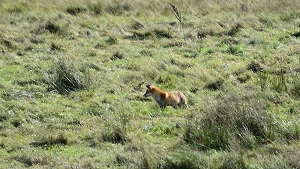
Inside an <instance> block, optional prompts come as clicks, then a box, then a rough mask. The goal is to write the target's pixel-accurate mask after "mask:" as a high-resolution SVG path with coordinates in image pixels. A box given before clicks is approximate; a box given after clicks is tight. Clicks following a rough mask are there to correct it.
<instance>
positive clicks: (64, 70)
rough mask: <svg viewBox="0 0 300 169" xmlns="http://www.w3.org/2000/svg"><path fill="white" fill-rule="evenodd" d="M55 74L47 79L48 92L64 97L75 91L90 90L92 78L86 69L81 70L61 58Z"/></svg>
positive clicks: (55, 68)
mask: <svg viewBox="0 0 300 169" xmlns="http://www.w3.org/2000/svg"><path fill="white" fill-rule="evenodd" d="M54 71H55V72H54V74H52V75H49V76H48V77H46V79H45V80H46V82H47V84H48V90H49V91H51V90H54V91H57V92H58V93H60V94H62V95H66V94H69V93H70V92H73V91H78V90H84V89H88V88H89V86H90V84H91V83H90V81H91V80H90V76H89V73H88V71H87V70H86V69H84V70H79V69H78V68H76V67H75V66H74V64H73V63H71V61H70V60H67V59H64V58H60V59H59V60H58V61H57V62H56V63H55V65H54Z"/></svg>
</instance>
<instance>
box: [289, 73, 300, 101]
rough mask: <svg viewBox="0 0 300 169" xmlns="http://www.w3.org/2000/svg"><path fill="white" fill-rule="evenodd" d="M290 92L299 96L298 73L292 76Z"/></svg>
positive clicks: (299, 76)
mask: <svg viewBox="0 0 300 169" xmlns="http://www.w3.org/2000/svg"><path fill="white" fill-rule="evenodd" d="M291 93H292V95H293V96H295V97H296V98H300V75H297V76H295V77H293V83H292V87H291Z"/></svg>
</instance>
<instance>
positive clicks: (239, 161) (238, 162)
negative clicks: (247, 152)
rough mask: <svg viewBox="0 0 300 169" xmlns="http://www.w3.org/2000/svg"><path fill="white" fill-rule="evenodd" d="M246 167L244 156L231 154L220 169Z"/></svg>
mask: <svg viewBox="0 0 300 169" xmlns="http://www.w3.org/2000/svg"><path fill="white" fill-rule="evenodd" d="M228 168H230V169H246V168H247V166H246V163H245V160H244V159H243V156H238V155H229V156H227V157H226V159H225V160H224V161H223V163H222V164H221V166H220V167H219V169H228Z"/></svg>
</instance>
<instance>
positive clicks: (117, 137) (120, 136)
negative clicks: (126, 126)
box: [102, 127, 128, 144]
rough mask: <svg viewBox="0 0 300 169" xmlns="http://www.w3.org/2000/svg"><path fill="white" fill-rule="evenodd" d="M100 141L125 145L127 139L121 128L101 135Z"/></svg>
mask: <svg viewBox="0 0 300 169" xmlns="http://www.w3.org/2000/svg"><path fill="white" fill-rule="evenodd" d="M102 140H103V141H105V142H111V143H114V144H125V143H126V142H127V141H128V138H127V136H126V135H125V133H124V131H123V130H122V129H121V128H119V127H115V128H114V129H113V130H112V131H109V132H105V133H103V134H102Z"/></svg>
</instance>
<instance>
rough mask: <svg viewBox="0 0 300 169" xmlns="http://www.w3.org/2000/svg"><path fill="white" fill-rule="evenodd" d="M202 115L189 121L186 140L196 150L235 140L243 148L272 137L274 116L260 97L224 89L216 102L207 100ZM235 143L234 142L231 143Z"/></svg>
mask: <svg viewBox="0 0 300 169" xmlns="http://www.w3.org/2000/svg"><path fill="white" fill-rule="evenodd" d="M206 105H207V107H206V108H205V109H204V110H203V113H204V114H205V115H204V117H203V118H197V117H196V118H195V119H193V120H189V121H188V126H187V129H186V133H185V136H184V140H185V142H187V143H188V144H190V145H191V146H192V147H195V148H196V149H199V150H207V149H215V150H226V149H231V148H235V147H231V146H232V145H231V144H232V142H235V141H234V140H239V144H240V146H241V147H244V148H253V147H256V146H257V145H259V144H263V143H267V142H268V141H269V140H272V139H274V138H273V135H272V134H271V133H272V132H273V131H274V132H275V131H276V130H274V126H273V124H274V118H273V117H272V116H270V115H269V114H268V113H267V111H266V107H265V104H264V102H263V100H261V99H258V98H256V97H255V96H253V95H247V96H244V95H242V94H241V93H239V94H237V93H231V92H230V93H224V94H221V95H220V96H218V97H217V98H216V102H215V103H207V104H206ZM234 146H237V145H234Z"/></svg>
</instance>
